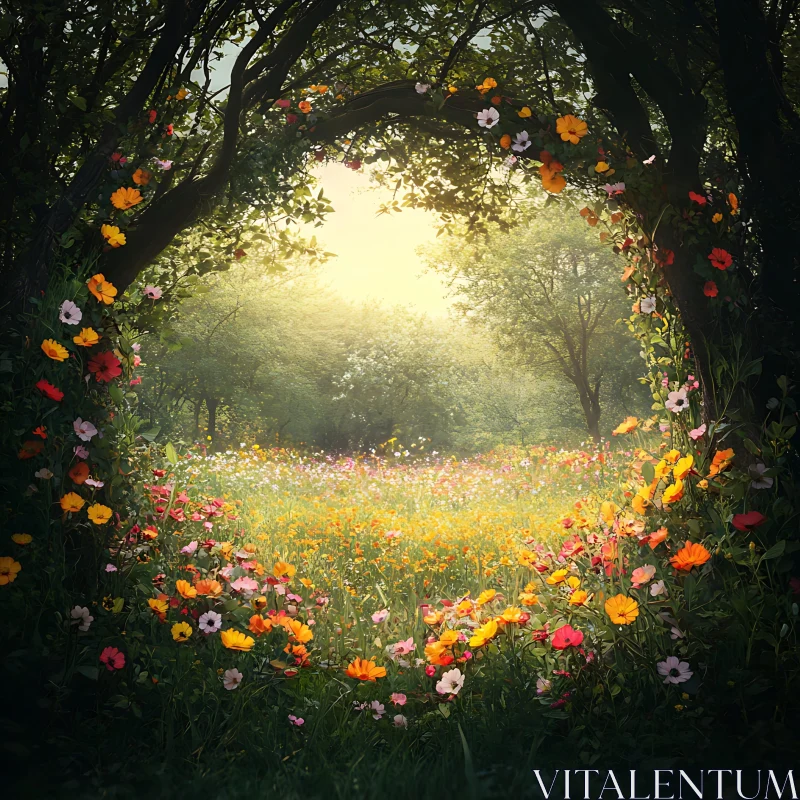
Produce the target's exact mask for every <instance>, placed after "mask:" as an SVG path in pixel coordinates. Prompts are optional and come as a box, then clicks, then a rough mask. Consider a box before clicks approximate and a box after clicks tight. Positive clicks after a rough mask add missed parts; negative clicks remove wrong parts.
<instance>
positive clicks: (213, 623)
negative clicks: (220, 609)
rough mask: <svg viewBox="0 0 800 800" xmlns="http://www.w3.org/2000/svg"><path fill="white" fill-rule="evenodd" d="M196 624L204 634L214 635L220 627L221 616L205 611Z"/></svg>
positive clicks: (214, 612)
mask: <svg viewBox="0 0 800 800" xmlns="http://www.w3.org/2000/svg"><path fill="white" fill-rule="evenodd" d="M197 624H198V626H199V628H200V630H201V631H203V633H205V634H210V633H216V632H217V631H218V630H219V629H220V628H221V627H222V614H217V612H216V611H206V612H205V613H204V614H201V615H200V619H199V620H197Z"/></svg>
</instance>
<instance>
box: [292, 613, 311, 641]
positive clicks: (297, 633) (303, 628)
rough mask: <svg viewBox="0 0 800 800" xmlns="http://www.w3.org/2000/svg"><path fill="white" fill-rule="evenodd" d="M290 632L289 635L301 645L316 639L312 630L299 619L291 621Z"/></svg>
mask: <svg viewBox="0 0 800 800" xmlns="http://www.w3.org/2000/svg"><path fill="white" fill-rule="evenodd" d="M288 631H289V635H290V636H293V637H294V638H295V639H296V640H297V641H298V642H299V643H300V644H305V643H306V642H310V641H311V640H312V639H313V638H314V634H313V633H312V632H311V628H309V627H308V625H304V624H303V623H302V622H300V620H299V619H293V620H290V621H289V626H288Z"/></svg>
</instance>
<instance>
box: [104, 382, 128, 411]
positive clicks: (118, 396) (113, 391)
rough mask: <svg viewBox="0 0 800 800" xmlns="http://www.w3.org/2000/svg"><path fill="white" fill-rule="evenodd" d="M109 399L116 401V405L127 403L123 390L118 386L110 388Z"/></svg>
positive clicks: (112, 385)
mask: <svg viewBox="0 0 800 800" xmlns="http://www.w3.org/2000/svg"><path fill="white" fill-rule="evenodd" d="M108 394H109V397H111V399H112V400H113V401H114V403H115V405H118V406H121V405H122V404H123V403H124V402H125V397H124V396H123V394H122V389H120V388H119V386H117V385H116V384H113V383H112V384H111V385H110V386H109V387H108Z"/></svg>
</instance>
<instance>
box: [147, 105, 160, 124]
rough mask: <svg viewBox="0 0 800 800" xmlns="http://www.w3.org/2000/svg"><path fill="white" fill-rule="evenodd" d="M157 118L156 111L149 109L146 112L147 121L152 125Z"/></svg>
mask: <svg viewBox="0 0 800 800" xmlns="http://www.w3.org/2000/svg"><path fill="white" fill-rule="evenodd" d="M157 116H158V113H157V112H156V110H155V109H154V108H151V109H150V110H149V111H148V112H147V121H148V122H149V123H150V124H151V125H152V124H153V123H154V122H155V121H156V117H157Z"/></svg>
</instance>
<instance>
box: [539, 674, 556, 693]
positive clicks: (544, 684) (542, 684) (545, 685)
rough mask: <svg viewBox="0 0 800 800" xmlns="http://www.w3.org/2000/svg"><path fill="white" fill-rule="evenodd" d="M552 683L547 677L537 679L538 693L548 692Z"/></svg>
mask: <svg viewBox="0 0 800 800" xmlns="http://www.w3.org/2000/svg"><path fill="white" fill-rule="evenodd" d="M552 685H553V684H552V683H551V682H550V681H549V680H547V678H537V679H536V694H547V692H549V691H550V689H551V687H552Z"/></svg>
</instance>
